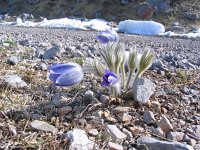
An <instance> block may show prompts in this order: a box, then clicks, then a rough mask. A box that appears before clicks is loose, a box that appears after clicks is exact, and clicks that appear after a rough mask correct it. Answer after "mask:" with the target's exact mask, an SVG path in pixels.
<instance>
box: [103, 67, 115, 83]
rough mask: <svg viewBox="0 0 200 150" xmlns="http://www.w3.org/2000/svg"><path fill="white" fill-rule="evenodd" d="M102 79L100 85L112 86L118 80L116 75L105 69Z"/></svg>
mask: <svg viewBox="0 0 200 150" xmlns="http://www.w3.org/2000/svg"><path fill="white" fill-rule="evenodd" d="M102 79H103V81H102V83H101V85H102V86H112V85H115V84H116V83H117V82H118V78H117V75H116V74H115V73H113V72H111V71H109V70H107V69H106V70H105V73H104V75H103V78H102Z"/></svg>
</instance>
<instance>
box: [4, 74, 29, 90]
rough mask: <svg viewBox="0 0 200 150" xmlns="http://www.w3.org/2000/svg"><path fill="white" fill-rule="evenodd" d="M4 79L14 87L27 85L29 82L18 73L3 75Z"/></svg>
mask: <svg viewBox="0 0 200 150" xmlns="http://www.w3.org/2000/svg"><path fill="white" fill-rule="evenodd" d="M3 80H4V82H5V83H6V84H8V85H9V86H11V87H14V88H22V87H26V86H27V84H26V82H25V81H23V80H22V79H21V77H19V76H18V75H6V76H4V77H3Z"/></svg>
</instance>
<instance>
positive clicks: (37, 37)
mask: <svg viewBox="0 0 200 150" xmlns="http://www.w3.org/2000/svg"><path fill="white" fill-rule="evenodd" d="M0 34H1V35H6V36H7V37H9V38H10V39H13V40H17V41H20V40H26V39H27V40H31V41H37V42H38V41H39V42H51V43H56V42H62V43H69V42H70V43H73V44H74V45H75V44H79V43H80V42H88V43H91V44H92V45H93V44H94V42H97V41H96V40H95V39H96V38H95V37H96V35H97V32H95V31H81V30H80V31H78V30H66V29H49V28H48V29H47V28H24V27H14V26H0ZM120 37H121V41H124V42H125V43H126V44H128V45H130V46H135V45H136V46H137V47H138V48H144V47H149V48H152V49H156V50H158V51H166V52H167V51H176V50H177V49H181V51H179V53H180V55H183V56H185V55H187V56H188V57H189V58H191V59H195V60H196V59H198V58H199V56H200V39H186V38H180V37H176V38H175V37H173V38H171V37H157V36H141V35H125V34H120Z"/></svg>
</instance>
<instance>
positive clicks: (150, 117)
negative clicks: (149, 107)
mask: <svg viewBox="0 0 200 150" xmlns="http://www.w3.org/2000/svg"><path fill="white" fill-rule="evenodd" d="M143 121H144V123H146V124H152V123H155V122H156V119H155V118H154V114H153V112H151V111H146V112H144V114H143Z"/></svg>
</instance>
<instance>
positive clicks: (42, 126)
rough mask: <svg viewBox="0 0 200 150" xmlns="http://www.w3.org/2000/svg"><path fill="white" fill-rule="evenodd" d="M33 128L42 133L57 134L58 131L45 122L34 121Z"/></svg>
mask: <svg viewBox="0 0 200 150" xmlns="http://www.w3.org/2000/svg"><path fill="white" fill-rule="evenodd" d="M31 127H32V128H34V129H37V130H40V131H45V132H51V133H53V134H56V133H57V132H58V129H57V128H56V127H54V126H52V125H50V124H48V123H46V122H44V121H39V120H34V121H32V122H31Z"/></svg>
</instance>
